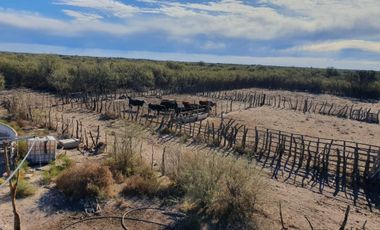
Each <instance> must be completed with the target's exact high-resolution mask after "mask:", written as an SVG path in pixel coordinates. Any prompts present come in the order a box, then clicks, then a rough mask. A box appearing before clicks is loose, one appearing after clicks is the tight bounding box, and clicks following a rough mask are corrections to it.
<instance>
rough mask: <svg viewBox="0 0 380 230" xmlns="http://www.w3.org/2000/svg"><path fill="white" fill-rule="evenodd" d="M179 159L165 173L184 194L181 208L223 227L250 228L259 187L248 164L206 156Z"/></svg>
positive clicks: (189, 156) (225, 158)
mask: <svg viewBox="0 0 380 230" xmlns="http://www.w3.org/2000/svg"><path fill="white" fill-rule="evenodd" d="M180 155H181V157H178V155H177V156H174V159H175V160H174V161H173V160H172V161H170V164H168V167H167V168H168V169H167V170H168V171H167V172H168V173H169V174H168V175H169V176H170V177H171V178H172V179H173V180H174V181H175V182H176V186H177V188H178V189H179V190H182V191H183V192H184V194H185V200H186V202H185V203H184V204H186V205H187V206H188V207H191V208H190V209H193V211H194V210H195V211H196V212H197V213H198V214H201V215H202V216H203V217H210V218H213V219H215V220H216V221H217V222H219V223H220V224H223V226H225V227H228V226H232V225H234V226H238V225H243V224H244V227H245V228H249V227H252V226H253V225H252V223H251V216H252V213H253V212H254V210H255V209H254V205H255V203H256V199H257V196H258V195H259V193H260V187H262V186H260V181H259V179H258V177H257V172H255V170H254V169H253V168H252V167H251V166H250V165H249V164H248V162H246V161H245V160H236V159H234V158H231V157H222V156H217V155H210V154H205V153H196V154H194V153H193V154H191V153H185V154H180ZM188 209H189V208H188Z"/></svg>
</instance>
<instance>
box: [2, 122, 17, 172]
mask: <svg viewBox="0 0 380 230" xmlns="http://www.w3.org/2000/svg"><path fill="white" fill-rule="evenodd" d="M16 137H17V132H16V130H14V129H13V128H12V127H10V126H9V125H6V124H4V123H0V176H1V175H2V174H3V173H4V172H5V158H4V147H3V141H4V140H14V139H15V138H16ZM11 146H12V144H11V145H9V149H8V153H10V154H9V156H11V155H12V152H13V149H12V147H11Z"/></svg>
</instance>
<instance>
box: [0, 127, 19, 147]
mask: <svg viewBox="0 0 380 230" xmlns="http://www.w3.org/2000/svg"><path fill="white" fill-rule="evenodd" d="M16 137H17V132H16V130H14V129H13V128H12V127H10V126H9V125H6V124H4V123H0V145H1V146H2V145H3V141H4V140H14V139H15V138H16Z"/></svg>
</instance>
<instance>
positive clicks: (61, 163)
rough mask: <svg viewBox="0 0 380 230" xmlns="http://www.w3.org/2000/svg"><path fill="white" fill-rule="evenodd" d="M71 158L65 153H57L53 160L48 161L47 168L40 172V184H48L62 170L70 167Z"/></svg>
mask: <svg viewBox="0 0 380 230" xmlns="http://www.w3.org/2000/svg"><path fill="white" fill-rule="evenodd" d="M72 164H73V162H72V160H71V159H70V158H69V157H68V156H67V155H65V154H61V155H58V157H57V159H56V160H55V161H52V162H50V164H49V166H50V167H49V169H48V170H47V171H44V172H43V174H42V184H49V183H50V182H51V181H52V180H53V179H54V178H56V177H57V176H58V175H59V174H60V173H61V172H62V171H63V170H65V169H67V168H69V167H71V166H72Z"/></svg>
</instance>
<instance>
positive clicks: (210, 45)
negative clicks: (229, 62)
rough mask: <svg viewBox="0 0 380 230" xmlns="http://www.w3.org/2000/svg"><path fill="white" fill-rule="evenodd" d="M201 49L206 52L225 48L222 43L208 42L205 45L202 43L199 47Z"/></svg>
mask: <svg viewBox="0 0 380 230" xmlns="http://www.w3.org/2000/svg"><path fill="white" fill-rule="evenodd" d="M201 48H202V49H206V50H213V49H224V48H226V44H224V43H223V42H212V41H208V42H206V43H204V44H203V45H202V46H201Z"/></svg>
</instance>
